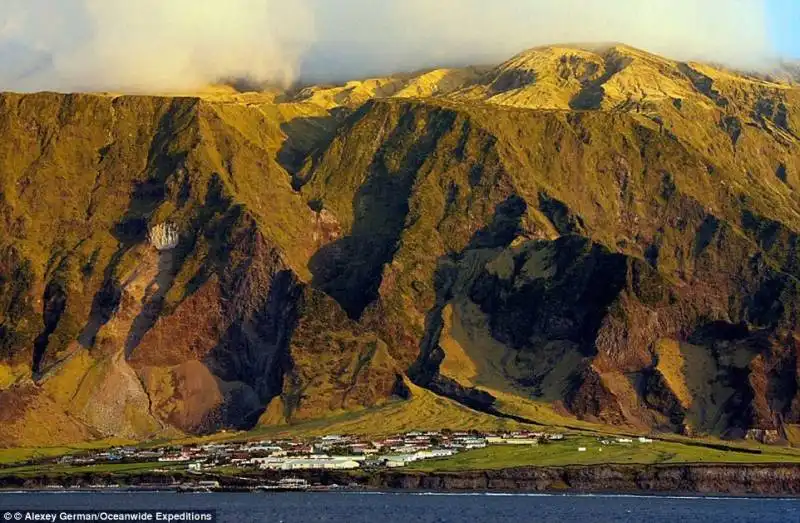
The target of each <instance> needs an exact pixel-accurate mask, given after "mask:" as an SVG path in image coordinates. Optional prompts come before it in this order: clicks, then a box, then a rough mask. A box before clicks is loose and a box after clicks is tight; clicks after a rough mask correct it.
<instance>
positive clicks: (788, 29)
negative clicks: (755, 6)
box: [767, 0, 800, 59]
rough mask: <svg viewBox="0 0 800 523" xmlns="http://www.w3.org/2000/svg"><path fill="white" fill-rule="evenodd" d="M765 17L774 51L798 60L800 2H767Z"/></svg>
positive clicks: (799, 54) (785, 0) (799, 48)
mask: <svg viewBox="0 0 800 523" xmlns="http://www.w3.org/2000/svg"><path fill="white" fill-rule="evenodd" d="M767 17H768V23H769V27H770V34H771V35H772V39H773V43H774V45H775V48H776V50H777V51H778V52H779V53H780V54H782V55H784V56H788V57H792V58H795V59H800V0H767Z"/></svg>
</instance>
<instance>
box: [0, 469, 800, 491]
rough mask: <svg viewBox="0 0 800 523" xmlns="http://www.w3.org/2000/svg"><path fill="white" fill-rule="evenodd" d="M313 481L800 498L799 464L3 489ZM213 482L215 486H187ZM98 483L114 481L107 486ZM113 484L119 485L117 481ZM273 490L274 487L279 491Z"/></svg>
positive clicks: (90, 480)
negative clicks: (201, 484) (198, 484)
mask: <svg viewBox="0 0 800 523" xmlns="http://www.w3.org/2000/svg"><path fill="white" fill-rule="evenodd" d="M289 477H291V478H299V479H303V480H306V481H307V482H308V484H309V487H308V488H300V489H286V490H292V491H319V492H331V491H334V492H340V491H350V492H353V491H356V492H363V491H367V492H381V491H392V492H435V493H437V492H438V493H478V492H482V493H542V494H546V493H558V494H630V495H678V494H680V495H692V496H709V495H722V496H763V497H800V465H794V464H780V463H775V464H755V465H750V464H713V465H707V464H682V465H671V464H670V465H620V464H607V465H590V466H566V467H519V468H511V469H497V470H476V471H463V472H417V471H402V470H374V471H358V472H345V471H313V470H309V471H296V472H289V473H282V474H281V473H277V474H268V473H267V474H263V473H262V474H249V475H244V474H243V475H239V476H224V475H218V474H197V475H185V474H170V473H166V474H163V473H151V472H146V473H142V474H136V475H129V476H125V477H119V476H114V475H112V474H103V473H90V474H76V475H74V476H70V475H65V476H61V477H58V476H55V477H54V476H53V475H46V474H45V475H41V476H26V477H19V476H14V475H8V476H0V492H3V491H6V492H11V491H14V492H20V491H29V492H103V491H112V492H116V491H125V492H130V491H134V492H148V491H157V492H162V491H163V492H179V491H184V492H254V491H257V490H259V489H260V488H263V487H261V486H262V485H264V484H265V483H267V482H270V481H277V480H280V479H283V478H289ZM203 480H205V481H209V480H213V481H215V482H218V486H216V487H213V488H194V489H192V488H186V487H185V485H186V484H187V483H190V482H198V481H203ZM97 485H109V487H107V488H103V487H97ZM110 485H113V486H110ZM279 491H280V490H276V489H273V490H271V491H270V492H279Z"/></svg>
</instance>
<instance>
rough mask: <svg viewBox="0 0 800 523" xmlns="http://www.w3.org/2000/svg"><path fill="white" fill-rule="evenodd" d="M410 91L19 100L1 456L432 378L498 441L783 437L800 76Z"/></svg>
mask: <svg viewBox="0 0 800 523" xmlns="http://www.w3.org/2000/svg"><path fill="white" fill-rule="evenodd" d="M387 82H388V83H387ZM392 82H393V83H392ZM392 82H389V81H388V80H387V81H375V82H363V83H359V84H348V86H345V87H344V88H328V87H318V88H309V89H306V90H304V91H301V92H300V93H294V94H286V95H281V96H277V95H275V94H274V93H273V94H269V95H268V94H267V93H265V94H263V95H257V94H252V95H229V96H221V95H220V96H204V97H185V98H163V97H128V96H119V97H112V96H99V95H55V94H33V95H24V96H23V95H14V94H4V95H0V137H2V139H0V184H1V185H0V226H2V230H3V231H5V234H3V235H2V237H0V417H2V421H3V423H0V442H2V443H4V444H7V445H21V444H54V443H65V442H75V441H82V440H87V439H95V438H104V437H112V436H113V437H125V438H130V439H144V438H152V437H168V436H173V435H178V434H182V433H207V432H213V431H216V430H219V429H222V428H251V427H253V426H255V425H257V424H261V425H272V424H281V423H286V422H296V421H302V420H308V419H313V418H321V417H326V416H331V415H334V414H343V413H359V415H360V416H364V417H368V416H370V413H371V412H373V411H374V412H380V411H381V410H380V409H378V410H377V411H375V410H373V409H372V408H373V407H381V406H384V405H404V404H408V405H411V404H413V401H414V398H413V396H414V394H415V393H416V394H417V395H419V394H422V393H420V392H415V391H421V390H424V389H427V390H428V391H431V392H433V393H435V394H437V395H439V396H442V397H444V398H447V399H444V398H442V403H441V405H440V407H441V408H442V409H445V408H446V409H451V410H452V409H456V410H453V412H459V413H461V412H462V411H461V410H459V409H461V408H463V407H466V409H465V411H469V410H470V409H471V410H473V411H480V413H481V416H484V415H488V416H493V417H495V418H496V419H497V420H498V423H506V422H508V421H509V420H513V421H514V422H526V421H535V422H539V423H558V424H562V425H564V424H570V423H571V422H573V421H575V420H576V418H577V419H580V420H584V421H590V422H595V423H602V424H607V425H624V426H626V427H636V428H640V429H643V430H644V429H656V430H668V431H680V432H684V433H687V434H712V435H716V436H720V435H724V436H731V437H752V438H756V439H762V440H770V441H771V440H774V439H782V438H787V437H788V438H791V437H792V434H793V433H794V427H795V426H796V425H798V424H800V393H799V392H798V380H800V366H799V365H798V350H800V343H799V339H798V326H797V313H798V310H797V309H798V303H800V302H799V301H798V292H800V288H798V285H799V282H800V280H798V278H800V265H799V264H798V259H797V249H798V245H797V243H798V241H797V238H798V236H797V231H798V230H800V199H799V198H798V188H799V187H800V178H799V177H800V154H799V153H800V138H798V134H797V132H798V131H797V130H798V129H800V91H798V89H797V88H796V87H794V86H792V85H791V84H789V83H780V82H778V81H776V80H768V79H764V78H756V77H753V76H746V75H741V74H737V73H734V72H731V71H725V70H721V69H714V68H711V67H708V66H706V65H702V64H694V63H677V62H672V61H669V60H665V59H662V58H660V57H656V56H652V55H649V54H646V53H642V52H640V51H637V50H635V49H631V48H628V47H624V46H616V47H609V48H601V49H590V50H586V49H576V48H545V49H535V50H531V51H527V52H525V53H522V54H520V55H518V56H517V57H515V58H513V59H512V60H510V61H509V62H507V63H505V64H502V65H500V66H498V67H497V68H495V69H492V70H489V71H488V72H487V71H484V72H481V71H477V70H465V71H444V70H442V71H433V72H430V73H426V74H423V75H418V76H412V77H404V78H399V79H395V80H393V81H392ZM362 102H363V103H362ZM359 104H360V105H359ZM162 223H171V224H174V226H175V228H176V229H177V231H178V236H179V238H178V243H177V246H176V247H175V248H174V249H168V250H163V251H158V250H156V249H155V248H153V247H152V246H151V245H150V244H149V243H148V241H147V237H148V232H149V231H150V229H151V228H152V227H154V226H156V225H158V224H162ZM420 387H422V389H420ZM424 394H429V392H427V391H426V392H425V393H424ZM425 397H426V398H427V396H425ZM417 399H419V398H417ZM450 400H452V401H454V402H455V403H452V402H451V401H450ZM426 401H427V399H426ZM458 404H460V406H458ZM420 415H421V416H422V415H424V414H423V413H420ZM459 415H460V414H459ZM448 419H452V417H448ZM464 419H467V418H464ZM469 419H473V418H469ZM480 419H481V420H485V418H483V417H481V418H480ZM424 421H425V422H429V421H430V420H424ZM482 422H483V421H482ZM403 423H404V424H405V425H404V426H413V425H414V419H413V413H412V415H411V417H410V418H409V419H408V420H404V422H403ZM377 425H380V423H377Z"/></svg>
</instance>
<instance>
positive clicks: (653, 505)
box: [0, 492, 800, 523]
mask: <svg viewBox="0 0 800 523" xmlns="http://www.w3.org/2000/svg"><path fill="white" fill-rule="evenodd" d="M88 509H95V510H203V509H211V510H216V514H217V519H216V521H219V522H231V523H233V522H241V523H248V522H258V523H307V522H308V523H316V522H337V523H338V522H347V523H360V522H364V523H366V522H369V523H414V522H419V523H423V522H424V523H445V522H447V523H450V522H452V523H461V522H464V523H482V522H486V523H491V522H513V523H522V522H528V521H555V522H559V523H570V522H580V523H595V522H617V521H625V522H634V521H635V522H638V521H645V522H660V521H664V522H667V521H669V522H674V521H677V522H680V523H690V522H695V521H698V522H699V521H703V522H707V521H723V522H725V523H736V522H751V521H752V522H759V523H762V522H768V523H776V522H782V521H791V522H798V521H800V499H764V498H726V497H691V496H633V495H631V496H628V495H572V494H569V495H545V494H494V493H492V494H439V493H409V492H397V493H396V492H389V493H363V492H346V493H343V492H337V493H253V494H235V493H214V494H181V493H168V492H164V493H160V492H158V493H125V492H114V493H110V492H104V493H66V492H62V493H59V492H42V493H39V492H35V493H0V522H2V521H4V520H10V521H13V520H14V517H13V516H14V514H15V512H11V511H21V510H58V511H61V510H88Z"/></svg>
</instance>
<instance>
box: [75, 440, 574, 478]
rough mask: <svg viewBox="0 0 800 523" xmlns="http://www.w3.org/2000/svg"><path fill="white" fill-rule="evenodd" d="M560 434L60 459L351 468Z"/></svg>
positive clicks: (221, 447)
mask: <svg viewBox="0 0 800 523" xmlns="http://www.w3.org/2000/svg"><path fill="white" fill-rule="evenodd" d="M563 438H564V436H563V434H546V433H541V432H529V431H520V432H509V433H492V434H482V433H479V432H476V431H470V432H452V431H429V432H420V431H415V432H408V433H405V434H398V435H394V436H390V437H385V438H363V437H358V436H346V435H345V436H342V435H330V436H323V437H319V438H315V439H312V440H294V439H277V440H265V441H255V442H254V441H250V442H217V443H206V444H195V445H184V446H180V447H177V446H168V447H161V448H149V449H145V448H137V447H116V448H113V449H110V450H108V451H104V452H99V453H95V454H91V455H86V456H80V457H79V456H65V457H63V458H61V459H60V462H61V463H67V464H74V465H78V464H82V465H85V464H92V463H98V462H113V461H124V462H152V463H155V462H158V463H159V464H163V465H164V466H165V467H166V466H170V467H174V466H175V465H177V464H185V465H186V468H187V469H188V470H190V471H198V472H199V471H202V470H207V469H213V468H216V467H222V466H226V467H237V468H242V469H261V470H304V469H305V470H308V469H320V470H324V469H338V470H346V469H357V468H378V467H390V468H394V467H402V466H405V465H407V464H409V463H413V462H415V461H420V460H425V459H437V458H447V457H449V456H453V455H454V454H456V453H458V452H461V451H465V450H472V449H479V448H484V447H486V446H487V445H536V444H538V443H539V442H540V441H543V440H560V439H563Z"/></svg>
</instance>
